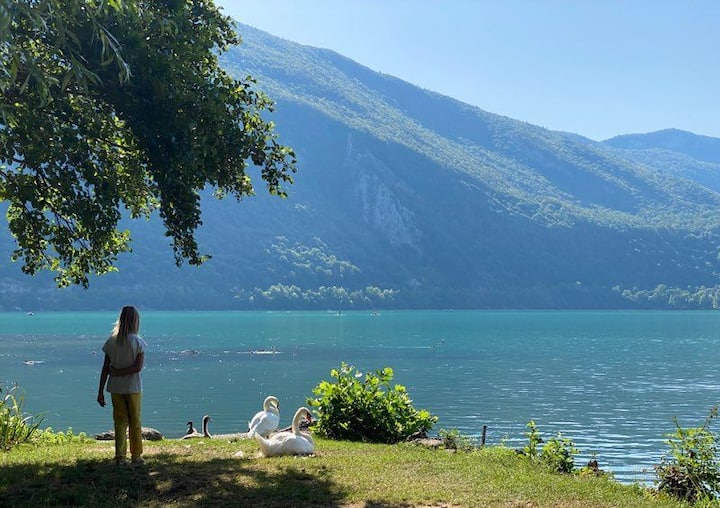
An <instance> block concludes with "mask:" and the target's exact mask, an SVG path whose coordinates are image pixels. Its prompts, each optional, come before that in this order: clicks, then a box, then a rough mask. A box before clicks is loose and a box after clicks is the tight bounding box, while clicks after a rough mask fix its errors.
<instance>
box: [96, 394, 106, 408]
mask: <svg viewBox="0 0 720 508" xmlns="http://www.w3.org/2000/svg"><path fill="white" fill-rule="evenodd" d="M97 402H98V404H100V406H102V407H105V394H104V393H103V392H100V393H98V397H97Z"/></svg>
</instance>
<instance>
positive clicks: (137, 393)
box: [97, 305, 147, 465]
mask: <svg viewBox="0 0 720 508" xmlns="http://www.w3.org/2000/svg"><path fill="white" fill-rule="evenodd" d="M139 331H140V313H139V312H138V310H137V309H136V308H135V307H133V306H130V305H128V306H125V307H123V308H122V311H120V317H119V318H118V320H117V322H116V323H115V327H114V328H113V331H112V334H111V335H110V337H109V338H108V339H107V340H106V341H105V344H104V345H103V348H102V350H103V352H104V353H105V361H104V362H103V366H102V370H101V371H100V386H99V387H98V397H97V401H98V404H100V405H101V406H102V407H105V394H104V393H103V391H104V389H105V383H106V382H107V391H108V392H110V395H111V398H112V405H113V422H114V424H115V463H116V464H118V465H120V464H127V438H126V437H125V436H126V435H128V434H129V436H130V456H131V458H132V463H133V464H136V465H139V464H142V463H143V458H142V453H143V444H142V423H141V421H140V408H141V403H142V379H141V377H140V371H142V368H143V363H144V362H145V349H146V348H147V344H146V343H145V341H144V340H143V339H142V338H141V337H140V336H139V335H138V332H139ZM128 429H129V430H128Z"/></svg>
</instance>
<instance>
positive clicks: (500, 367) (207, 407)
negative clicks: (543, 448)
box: [0, 311, 720, 482]
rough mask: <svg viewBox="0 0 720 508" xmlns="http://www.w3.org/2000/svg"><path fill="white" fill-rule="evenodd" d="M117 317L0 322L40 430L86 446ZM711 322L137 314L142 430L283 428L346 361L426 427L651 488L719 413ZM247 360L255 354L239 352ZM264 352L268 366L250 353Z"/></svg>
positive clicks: (11, 372) (6, 370)
mask: <svg viewBox="0 0 720 508" xmlns="http://www.w3.org/2000/svg"><path fill="white" fill-rule="evenodd" d="M115 319H116V313H114V312H112V313H102V312H88V313H37V314H35V315H25V314H21V313H4V314H0V383H2V384H3V385H4V386H5V387H7V386H8V385H11V384H13V383H18V384H19V385H20V386H21V387H22V388H23V389H24V390H25V395H26V403H25V406H26V407H25V409H26V410H27V411H28V412H32V413H38V412H42V413H43V414H44V416H45V423H44V425H46V426H52V427H53V428H54V429H56V430H65V429H67V428H68V427H72V429H73V431H74V432H76V433H77V432H81V431H82V432H86V433H88V434H95V433H97V432H101V431H104V430H108V429H110V428H111V420H112V418H111V413H110V409H109V407H108V408H105V409H103V408H100V407H99V406H98V405H97V403H96V402H95V397H96V394H97V384H98V374H99V369H100V365H101V363H102V356H101V352H100V347H101V345H102V343H103V341H104V339H105V337H106V336H107V334H108V332H109V330H110V329H111V327H112V324H113V322H114V320H115ZM718 330H720V313H714V312H511V311H506V312H489V311H477V312H465V311H463V312H453V311H434V312H426V311H423V312H419V311H418V312H415V311H413V312H411V311H407V312H404V311H403V312H383V313H381V314H380V315H372V314H371V313H367V312H347V313H344V314H342V315H340V316H339V315H337V314H335V313H332V312H143V314H142V323H141V335H143V337H144V338H145V339H146V340H147V342H148V344H149V351H148V353H147V356H146V369H145V371H144V373H143V382H144V395H143V397H144V400H143V424H144V425H146V426H150V427H155V428H157V429H159V430H160V431H161V432H163V433H164V434H165V436H166V437H179V436H180V435H182V434H183V433H184V431H185V429H186V426H185V422H187V421H188V420H193V421H195V422H196V423H199V421H200V419H201V417H202V415H203V414H205V413H208V414H210V415H211V416H212V418H213V421H212V423H211V427H210V431H211V432H213V433H230V432H239V431H244V430H246V427H247V421H248V420H249V419H250V418H251V417H252V415H253V414H254V413H255V412H256V411H258V410H259V409H260V405H261V402H262V400H263V398H264V397H265V396H266V395H269V394H273V395H277V396H278V397H279V398H280V403H281V418H282V422H281V425H289V424H290V419H291V417H292V414H293V413H294V410H295V409H296V408H297V407H298V406H300V405H304V404H305V399H306V398H307V397H309V396H311V395H312V388H313V387H314V386H315V385H316V384H317V383H318V382H319V381H320V380H322V379H329V372H330V369H332V368H336V367H339V365H340V362H342V361H345V362H347V363H350V364H351V365H354V366H356V367H357V368H358V369H360V370H362V371H366V370H376V369H380V368H382V367H385V366H390V367H392V368H393V369H394V371H395V379H394V381H395V382H397V383H400V384H403V385H405V386H406V387H407V389H408V391H409V393H410V396H411V397H412V398H413V400H414V404H415V406H416V407H417V408H424V409H428V410H430V411H431V412H432V413H433V414H436V415H438V416H439V417H440V420H439V422H438V424H437V426H436V428H435V431H437V430H439V429H458V430H459V431H460V432H461V433H463V434H466V435H471V436H479V435H480V434H481V432H482V427H483V425H487V426H488V433H487V442H488V443H489V444H499V443H505V444H506V445H508V446H513V447H520V446H522V445H524V444H525V443H526V442H527V439H526V437H525V435H524V433H525V432H526V430H527V429H526V424H527V423H528V422H529V421H530V420H531V419H532V420H534V421H535V422H536V424H537V426H538V428H539V430H540V432H541V433H542V435H543V436H544V437H545V438H548V437H552V436H554V435H557V433H558V432H560V433H562V435H563V436H564V437H568V438H570V439H572V440H573V441H574V442H575V443H576V446H577V447H578V448H579V449H580V451H581V453H580V456H579V457H578V459H577V463H578V464H579V465H582V463H584V461H585V462H586V461H587V460H588V459H589V458H590V457H591V456H596V458H597V459H598V461H599V463H600V466H601V467H603V468H604V469H606V470H610V471H613V472H614V473H615V475H616V477H617V478H618V479H619V480H620V481H624V482H631V481H644V482H647V481H652V479H653V473H652V466H653V465H654V464H657V463H658V461H659V460H660V458H661V456H662V454H663V453H664V452H666V451H667V445H666V444H665V438H666V437H665V436H666V434H667V433H669V432H672V430H673V428H674V427H673V417H677V418H678V419H679V422H680V424H681V425H682V426H684V427H690V426H698V425H700V424H701V423H702V421H703V419H704V417H705V416H706V415H707V413H708V411H709V409H710V408H711V407H712V406H713V405H715V404H717V403H718V393H719V391H720V390H719V389H720V378H719V376H720V375H719V374H718V364H719V363H720V362H718V351H719V348H718V345H719V344H718V342H719V340H718V333H717V332H718ZM253 351H254V352H255V353H252V352H253ZM258 351H262V352H263V353H265V354H258V353H257V352H258Z"/></svg>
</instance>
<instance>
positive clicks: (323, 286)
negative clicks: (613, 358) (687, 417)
mask: <svg viewBox="0 0 720 508" xmlns="http://www.w3.org/2000/svg"><path fill="white" fill-rule="evenodd" d="M238 32H239V33H240V34H241V36H242V38H243V44H242V45H241V46H239V47H237V48H234V49H232V50H231V51H229V52H228V53H226V54H224V55H223V56H222V60H221V61H222V65H223V66H224V67H225V68H226V69H227V70H228V71H229V72H231V73H233V74H235V75H237V76H245V75H246V74H251V75H253V76H254V77H255V78H256V79H257V80H258V83H259V86H260V87H261V88H262V89H263V90H264V91H266V92H267V93H268V95H269V96H270V97H272V98H273V99H274V100H275V101H276V103H277V104H276V108H275V112H274V113H273V114H272V116H271V118H272V120H273V121H274V122H275V123H276V124H277V130H278V133H279V134H280V136H281V141H282V142H283V143H284V144H289V145H291V146H293V147H294V148H295V151H296V153H297V155H298V161H299V162H298V167H299V171H298V174H297V175H296V179H295V180H296V183H295V184H294V185H292V186H291V187H290V188H289V192H290V196H289V197H288V198H287V199H286V200H279V199H277V198H274V197H270V196H266V195H263V194H262V188H261V187H260V184H259V182H260V180H259V176H258V178H256V180H255V182H256V183H258V185H259V187H260V188H258V195H257V196H255V197H253V198H248V199H244V200H242V201H241V202H239V203H238V202H235V201H232V200H224V201H215V200H213V199H210V198H204V200H203V222H204V225H203V227H202V228H201V230H200V231H199V241H200V246H201V249H204V251H205V252H207V253H210V254H212V255H213V258H212V259H211V260H210V261H209V262H207V263H206V264H204V265H203V266H201V267H199V268H195V267H183V268H182V269H177V268H175V266H174V264H173V262H172V256H171V252H170V249H169V247H168V245H167V242H166V241H165V237H164V236H163V235H162V230H161V228H160V225H159V224H158V221H157V220H153V221H150V222H137V223H133V224H130V225H129V227H131V228H132V231H133V238H134V253H133V254H131V255H125V256H122V257H121V259H120V261H119V268H120V272H119V273H116V274H110V275H107V276H104V277H101V278H95V279H93V280H92V282H91V289H90V290H88V291H84V290H82V289H78V288H71V289H65V290H57V289H54V288H53V287H52V284H51V282H50V277H47V276H45V275H43V276H39V277H35V278H32V279H31V278H28V277H26V276H23V275H21V274H20V273H19V267H18V266H16V265H11V264H7V263H6V264H3V265H0V293H1V294H2V298H1V299H0V302H2V303H0V308H3V309H6V310H11V309H24V310H37V309H56V308H57V309H67V308H87V309H95V308H104V309H116V308H117V307H119V306H120V305H122V304H124V303H134V304H136V305H139V306H140V307H141V308H145V309H148V308H153V309H176V308H182V309H268V308H271V309H272V308H275V309H281V308H282V309H292V308H316V309H339V308H342V309H357V308H363V309H383V308H456V309H460V308H563V309H566V308H595V309H597V308H667V307H671V308H678V307H680V308H698V307H700V308H714V307H716V306H718V305H720V304H719V303H718V299H720V291H718V274H719V273H720V262H719V261H718V246H719V245H720V228H719V226H720V224H718V217H719V216H720V215H719V214H718V212H720V186H719V185H717V184H718V180H716V175H717V174H718V172H717V169H718V168H717V167H716V166H715V164H716V163H717V162H716V160H715V159H710V158H709V157H710V155H707V154H705V155H703V157H704V158H702V159H697V158H696V157H698V156H699V155H698V153H696V152H689V151H687V150H686V151H678V149H677V147H674V148H673V147H668V146H667V145H666V146H664V147H662V148H661V147H657V146H656V147H653V148H647V147H646V146H644V145H642V144H640V145H638V144H634V145H632V146H623V144H622V143H623V141H622V140H621V141H618V139H619V138H613V139H614V140H615V141H613V140H608V141H605V142H602V143H598V142H594V141H591V140H589V139H586V138H583V137H581V136H578V135H577V134H573V133H563V132H554V131H550V130H547V129H544V128H541V127H537V126H534V125H530V124H527V123H524V122H520V121H517V120H513V119H510V118H507V117H503V116H499V115H495V114H492V113H489V112H486V111H483V110H481V109H479V108H476V107H473V106H469V105H467V104H464V103H461V102H459V101H457V100H454V99H452V98H449V97H445V96H442V95H440V94H437V93H434V92H432V91H429V90H424V89H421V88H418V87H416V86H413V85H411V84H409V83H407V82H404V81H402V80H400V79H397V78H395V77H392V76H389V75H385V74H381V73H377V72H374V71H372V70H370V69H368V68H366V67H363V66H362V65H359V64H357V63H356V62H353V61H352V60H350V59H348V58H345V57H343V56H342V55H339V54H337V53H335V52H333V51H330V50H325V49H318V48H313V47H309V46H302V45H299V44H296V43H293V42H291V41H287V40H283V39H280V38H277V37H274V36H272V35H269V34H267V33H264V32H261V31H259V30H256V29H253V28H251V27H248V26H244V25H238ZM691 136H692V135H691ZM638 139H640V138H638ZM707 139H709V140H713V138H707ZM627 141H629V140H627V139H626V140H625V142H627ZM646 142H648V143H650V142H649V141H648V140H646ZM714 142H718V143H720V140H714ZM657 143H658V144H660V141H658V142H657ZM683 146H688V145H683ZM707 146H708V148H707V150H708V153H710V152H712V150H711V148H710V145H709V144H708V145H707ZM654 153H662V156H655V155H653V154H654ZM716 155H717V156H718V157H720V150H718V151H717V153H716ZM717 160H720V159H717ZM10 250H11V249H10V241H9V240H8V241H6V240H5V238H3V241H2V243H0V256H3V258H5V259H7V258H8V256H9V252H10Z"/></svg>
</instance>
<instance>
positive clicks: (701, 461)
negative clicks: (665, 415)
mask: <svg viewBox="0 0 720 508" xmlns="http://www.w3.org/2000/svg"><path fill="white" fill-rule="evenodd" d="M717 415H718V407H717V406H715V407H713V408H712V409H711V410H710V412H709V414H708V416H707V418H706V419H705V422H704V423H703V424H702V426H700V427H694V428H689V429H683V428H682V427H680V424H679V423H678V420H677V417H676V418H674V419H673V421H674V422H675V432H674V433H672V434H669V435H668V440H667V444H668V445H669V446H670V452H669V453H667V454H666V455H665V456H663V457H662V459H661V461H660V464H659V465H657V466H655V472H656V473H657V475H658V490H660V491H662V492H666V493H668V494H670V495H672V496H674V497H676V498H678V499H681V500H686V501H691V502H693V501H697V500H700V499H703V498H714V497H717V495H718V492H720V467H719V465H718V459H717V452H718V445H717V435H716V434H715V433H714V432H712V431H711V430H710V425H711V423H712V420H713V419H714V418H716V417H717Z"/></svg>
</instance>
